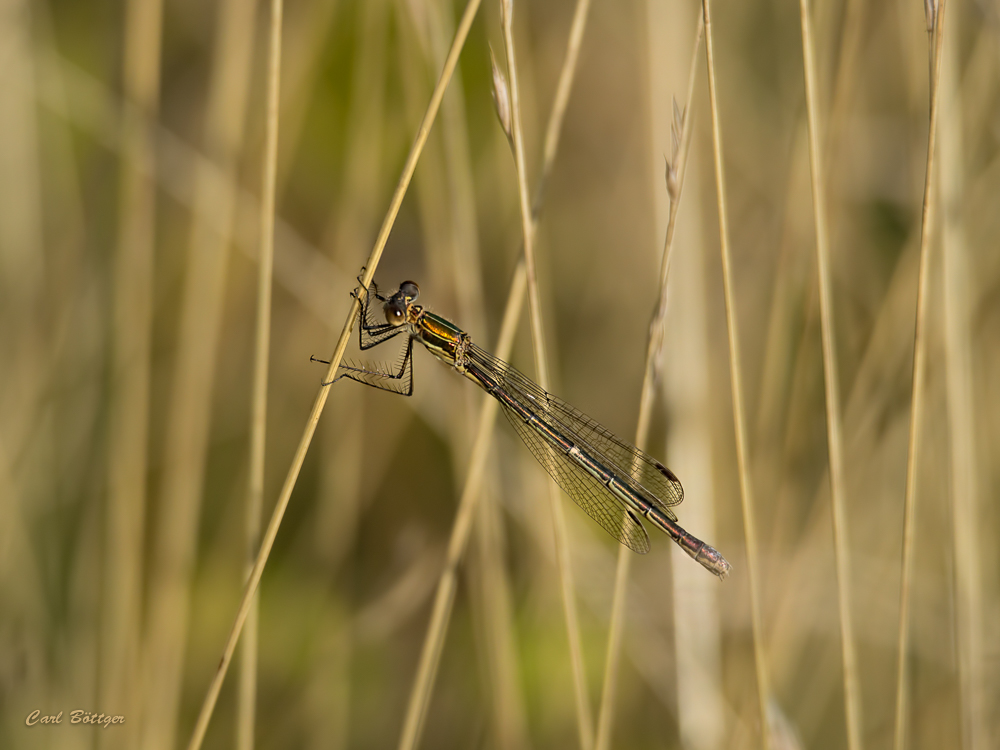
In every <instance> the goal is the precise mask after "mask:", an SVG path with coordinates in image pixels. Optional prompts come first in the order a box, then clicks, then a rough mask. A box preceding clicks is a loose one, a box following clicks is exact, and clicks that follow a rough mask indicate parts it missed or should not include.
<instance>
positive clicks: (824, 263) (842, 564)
mask: <svg viewBox="0 0 1000 750" xmlns="http://www.w3.org/2000/svg"><path fill="white" fill-rule="evenodd" d="M799 18H800V20H801V26H802V63H803V68H804V74H805V86H806V113H807V118H808V121H809V162H810V166H811V174H812V198H813V218H814V225H815V230H816V261H817V267H818V269H819V310H820V328H821V331H822V338H823V376H824V384H825V386H826V430H827V439H826V443H827V450H828V452H829V462H830V500H831V503H832V512H833V543H834V559H835V561H836V566H837V598H838V604H839V612H840V646H841V664H842V666H843V671H844V713H845V717H846V721H847V746H848V747H849V748H850V750H861V746H862V745H861V736H862V723H861V695H860V687H859V685H858V665H857V658H856V656H855V652H854V627H853V622H854V617H853V615H852V611H851V564H850V539H849V538H848V529H847V511H846V509H845V507H844V438H843V431H842V429H841V417H842V413H841V407H840V374H839V369H838V365H837V338H836V336H835V335H834V311H833V278H832V271H831V270H830V247H829V231H828V229H827V215H826V210H827V206H826V176H825V172H824V154H825V149H824V146H825V144H824V141H823V131H822V123H821V122H820V115H819V101H818V97H819V94H818V93H817V84H816V51H815V48H814V46H813V31H812V19H811V17H810V15H809V4H808V2H807V0H800V1H799ZM841 84H842V85H843V84H844V82H841Z"/></svg>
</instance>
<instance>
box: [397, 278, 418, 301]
mask: <svg viewBox="0 0 1000 750" xmlns="http://www.w3.org/2000/svg"><path fill="white" fill-rule="evenodd" d="M399 294H401V295H402V296H403V298H404V299H405V300H406V301H407V302H413V300H415V299H416V298H417V297H419V296H420V287H419V286H417V283H416V282H415V281H404V282H403V283H402V284H400V285H399Z"/></svg>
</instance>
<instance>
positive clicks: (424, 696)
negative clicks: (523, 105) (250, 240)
mask: <svg viewBox="0 0 1000 750" xmlns="http://www.w3.org/2000/svg"><path fill="white" fill-rule="evenodd" d="M589 6H590V2H589V0H579V1H578V3H577V6H576V12H575V14H574V17H573V23H572V26H571V29H570V36H569V42H568V45H567V50H566V57H565V58H564V59H563V65H562V69H561V70H560V73H559V82H558V84H557V85H556V95H555V99H554V102H553V105H552V112H551V114H550V116H549V121H548V125H547V127H546V132H545V145H544V147H543V155H542V168H541V174H540V175H539V193H540V192H541V186H543V185H544V184H545V181H546V179H547V178H548V175H550V174H551V172H552V167H553V165H554V163H555V158H556V154H557V152H558V150H559V136H560V134H561V132H562V122H563V119H564V117H565V114H566V107H567V105H568V103H569V93H570V91H571V89H572V84H573V79H574V77H575V75H576V65H577V60H578V59H579V49H580V44H581V42H582V39H583V31H584V29H585V28H586V20H587V17H588V10H589ZM496 85H497V80H496V79H495V86H496ZM498 88H500V89H506V81H505V80H504V79H503V76H502V74H500V75H499V86H498ZM494 96H496V91H495V92H494ZM505 96H506V95H505V94H504V95H503V97H505ZM503 101H506V99H505V98H501V99H500V101H499V102H498V104H500V103H502V102H503ZM505 130H506V127H505ZM540 210H541V203H540V202H539V201H538V199H537V198H536V202H535V207H534V210H533V213H532V227H533V231H534V229H537V221H538V213H539V212H540ZM524 283H525V265H524V257H523V255H522V257H521V259H520V261H519V262H518V265H517V267H516V268H515V271H514V279H513V281H512V283H511V289H510V292H509V294H508V299H507V307H506V312H505V313H504V320H505V321H506V320H507V319H508V317H510V316H514V320H516V319H517V318H518V317H519V316H520V312H521V304H523V301H524ZM514 302H516V306H513V303H514ZM503 340H504V339H503V336H501V342H503ZM507 349H508V350H509V347H507ZM496 353H497V356H500V357H501V358H503V357H505V356H507V351H501V350H500V344H498V351H497V352H496ZM491 400H492V399H491ZM487 416H489V418H490V419H491V420H492V419H495V412H494V413H493V414H492V416H490V415H487ZM483 418H484V417H483V414H482V413H481V415H480V419H481V420H482V419H483ZM480 424H482V422H480ZM479 434H484V433H481V431H480V430H477V436H478V435H479ZM483 439H485V437H484V438H483ZM480 450H485V448H482V447H481V446H480V445H479V441H478V437H477V439H476V440H475V441H474V442H473V445H472V451H471V453H470V456H471V458H470V467H469V470H468V472H467V473H466V477H467V478H466V482H465V486H464V488H463V491H462V498H463V501H464V498H465V497H466V495H469V496H470V497H473V498H475V497H476V496H477V495H478V493H477V492H475V491H474V490H476V489H477V488H476V487H473V486H471V485H470V481H469V478H472V477H473V476H474V473H473V468H474V466H475V465H474V464H473V463H472V459H474V458H475V457H476V455H477V452H478V451H480ZM477 481H481V480H477ZM463 501H460V502H459V511H458V513H457V514H456V519H455V524H454V526H453V531H452V539H455V533H456V531H455V529H456V528H457V527H458V526H459V523H460V521H462V519H463V518H464V514H463V510H462V508H463ZM463 525H464V521H463ZM468 531H469V529H468V528H465V529H463V533H465V534H468ZM455 544H456V546H461V547H462V548H464V545H465V540H462V539H455ZM450 576H451V573H450V572H449V568H448V567H446V568H445V570H444V571H443V573H442V577H441V582H440V583H439V584H438V599H444V598H445V597H453V596H454V587H453V586H452V585H450V584H449V583H448V581H447V579H448V578H449V577H450ZM439 612H440V614H438V613H439ZM450 612H451V602H448V601H446V600H445V601H442V603H441V604H440V605H439V604H438V600H436V601H435V605H434V610H433V614H432V618H431V624H430V626H429V627H428V631H427V635H426V637H425V638H424V644H423V647H422V651H421V659H420V667H419V668H418V672H417V677H416V679H415V681H414V685H413V687H412V688H411V691H410V699H409V705H408V707H407V714H406V721H405V724H404V729H403V736H402V739H401V744H400V747H413V746H414V745H415V743H416V742H417V741H418V740H419V737H420V731H421V729H422V727H423V722H424V714H425V713H426V710H427V705H428V703H429V700H430V690H431V689H432V688H433V681H434V678H435V677H436V674H437V667H438V663H439V661H440V654H441V648H442V646H443V641H444V638H445V635H446V631H447V624H448V616H449V615H450ZM425 663H426V668H425V666H424V665H425ZM591 731H592V730H591ZM404 743H409V744H404Z"/></svg>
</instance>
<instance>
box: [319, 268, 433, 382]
mask: <svg viewBox="0 0 1000 750" xmlns="http://www.w3.org/2000/svg"><path fill="white" fill-rule="evenodd" d="M360 280H361V278H360V276H359V277H358V281H359V282H360ZM351 296H352V297H354V298H355V299H357V300H358V301H359V302H360V303H361V309H360V310H359V311H358V344H359V346H360V348H361V349H362V351H364V350H367V349H371V348H373V347H376V346H378V345H379V344H384V343H385V342H386V341H388V340H389V339H391V338H395V337H396V336H398V335H399V334H401V333H408V332H409V329H408V327H407V326H406V325H403V324H401V323H400V322H398V321H397V322H395V323H390V322H389V321H388V320H387V318H388V317H389V315H390V314H391V309H390V304H391V302H392V299H393V298H387V297H384V296H382V295H381V294H379V292H378V286H377V285H376V284H375V282H374V281H373V282H372V284H371V286H370V287H369V288H368V289H367V290H364V289H363V288H361V287H359V288H358V289H355V290H354V291H353V292H351ZM310 359H312V361H314V362H322V363H323V364H327V365H328V364H330V363H329V362H328V361H326V360H323V359H318V358H317V357H310ZM342 378H348V379H350V380H354V381H356V382H358V383H363V384H364V385H370V386H371V387H372V388H378V389H379V390H381V391H388V392H389V393H396V394H399V395H400V396H410V395H412V394H413V337H412V336H407V340H406V344H405V345H404V346H403V348H402V349H401V350H400V354H399V358H398V361H397V362H396V364H395V365H391V364H388V363H381V362H375V363H370V364H355V363H353V362H347V363H346V364H345V363H341V365H340V368H339V371H338V373H337V376H336V377H335V378H334V379H333V380H330V381H327V382H324V383H323V385H332V384H333V383H336V382H337V381H338V380H340V379H342Z"/></svg>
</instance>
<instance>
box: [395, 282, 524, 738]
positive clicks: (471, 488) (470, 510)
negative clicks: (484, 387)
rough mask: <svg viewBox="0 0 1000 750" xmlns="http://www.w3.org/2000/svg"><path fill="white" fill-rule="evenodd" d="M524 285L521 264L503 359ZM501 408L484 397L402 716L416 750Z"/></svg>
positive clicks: (503, 334) (501, 342)
mask: <svg viewBox="0 0 1000 750" xmlns="http://www.w3.org/2000/svg"><path fill="white" fill-rule="evenodd" d="M524 291H525V274H524V272H523V269H522V267H521V266H520V265H518V267H517V270H516V272H515V274H514V279H513V280H512V282H511V288H510V293H509V294H508V296H507V307H506V309H505V310H504V316H503V323H502V324H501V326H500V336H499V339H498V341H497V347H496V353H497V356H498V357H500V358H501V359H506V358H509V357H510V349H511V347H512V346H513V343H514V334H515V333H516V332H517V322H518V319H519V318H520V315H521V305H522V303H523V302H524ZM498 408H499V403H498V402H497V401H496V399H494V398H492V397H491V396H484V397H483V403H482V407H481V408H480V410H479V423H478V425H477V427H476V436H475V438H474V440H473V443H472V453H471V454H470V456H469V471H468V473H467V474H466V480H465V486H464V487H463V488H462V497H461V499H460V500H459V503H458V512H457V513H456V514H455V523H454V524H453V525H452V528H451V537H450V538H449V540H448V556H447V559H446V561H445V568H444V571H442V573H441V579H440V580H439V581H438V588H437V592H436V594H435V597H434V607H433V609H432V610H431V622H430V625H429V626H428V628H427V636H426V637H425V638H424V645H423V647H422V649H421V651H420V662H419V664H418V666H417V676H416V678H415V679H414V681H413V687H412V688H411V690H410V700H409V703H408V705H407V709H406V718H405V719H404V721H403V731H402V734H401V735H400V739H399V749H400V750H413V748H415V747H416V746H417V744H418V742H419V740H420V735H421V732H422V731H423V725H424V720H425V718H426V716H427V706H428V705H429V703H430V699H431V693H432V692H433V689H434V681H435V678H436V677H437V670H438V665H439V663H440V661H441V649H442V648H443V647H444V639H445V635H446V634H447V629H448V623H449V621H450V619H451V610H452V606H453V605H454V603H455V590H456V587H457V585H458V566H459V564H460V563H461V562H462V557H463V556H464V554H465V548H466V546H467V543H468V540H469V535H470V534H471V532H472V522H473V521H474V520H475V517H476V508H477V507H478V503H479V496H480V491H481V490H480V485H481V483H482V477H483V471H484V469H485V467H486V459H487V457H488V456H489V451H490V447H491V444H492V435H493V427H494V424H495V423H496V416H497V409H498Z"/></svg>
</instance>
